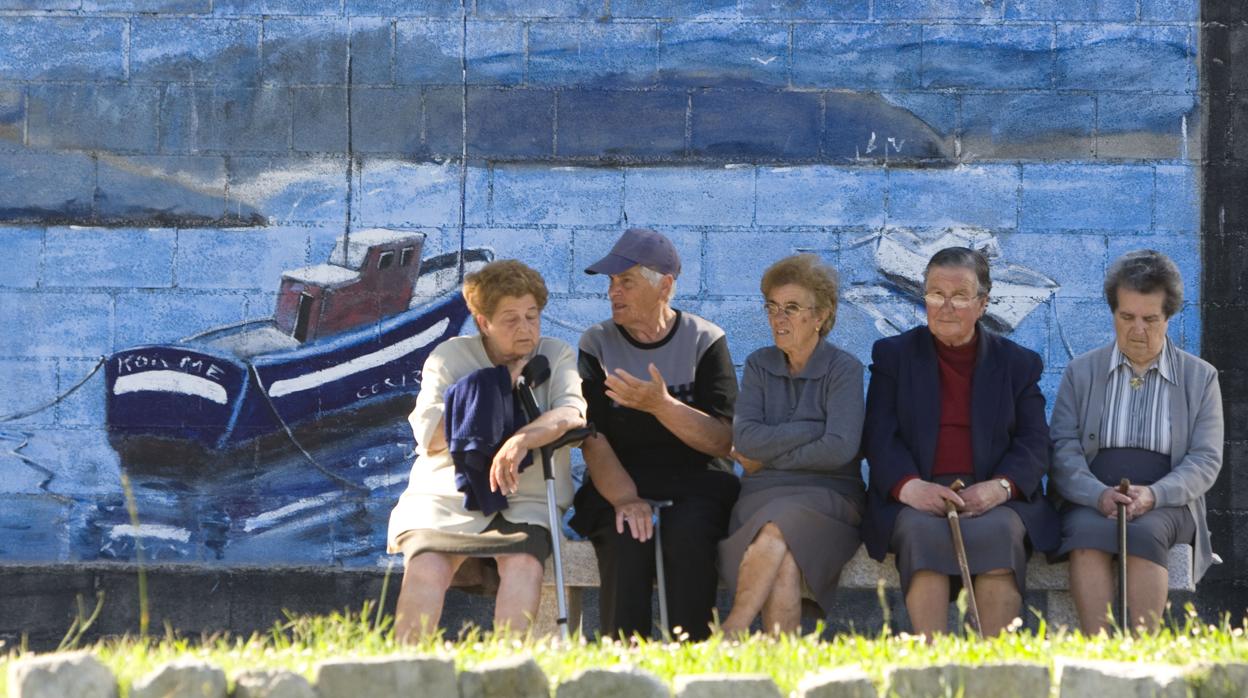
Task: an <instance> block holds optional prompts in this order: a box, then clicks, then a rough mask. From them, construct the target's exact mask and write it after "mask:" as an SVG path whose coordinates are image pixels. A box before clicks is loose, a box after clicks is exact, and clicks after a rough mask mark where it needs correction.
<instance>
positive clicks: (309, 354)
mask: <svg viewBox="0 0 1248 698" xmlns="http://www.w3.org/2000/svg"><path fill="white" fill-rule="evenodd" d="M350 237H351V240H350V241H345V240H344V241H340V242H339V245H338V246H337V247H336V248H335V251H334V253H333V254H332V255H331V257H330V264H328V265H317V266H315V267H305V268H303V269H300V270H294V271H290V272H286V274H284V275H283V286H282V294H281V296H279V301H278V312H277V313H276V314H275V316H274V318H273V319H270V320H261V321H255V322H247V323H242V324H238V325H231V326H228V327H223V328H217V329H213V330H209V331H207V332H203V333H200V334H198V335H195V336H193V337H188V338H186V339H183V340H180V341H178V342H173V343H168V344H151V345H145V346H138V347H133V348H130V349H126V350H123V351H119V352H117V353H115V354H113V355H112V356H110V357H109V358H108V363H107V364H106V367H105V383H106V386H107V398H106V410H107V412H106V415H107V416H106V420H107V425H108V429H109V435H110V440H111V441H112V442H113V444H114V446H115V447H117V448H118V450H119V451H120V450H123V449H125V448H126V447H127V446H133V445H135V444H142V445H143V446H144V447H146V446H148V445H149V444H150V443H151V441H152V439H156V440H159V441H162V442H180V443H182V444H186V445H190V446H197V447H200V448H201V449H203V450H206V451H221V450H227V449H230V448H232V447H234V446H237V445H239V444H242V443H243V442H247V441H250V440H252V439H255V438H258V437H262V436H265V435H268V434H272V433H275V432H278V431H280V430H283V429H284V428H294V427H297V426H304V427H307V426H315V425H316V424H317V423H319V422H320V421H321V420H322V419H325V418H327V417H330V416H335V415H343V414H348V415H349V414H351V413H354V412H365V411H366V410H367V408H371V407H374V406H376V405H378V404H381V403H386V402H389V401H393V400H396V399H402V398H407V404H410V396H412V395H414V394H415V393H416V392H417V391H418V390H419V389H420V378H421V368H422V366H423V365H424V362H425V358H426V357H428V355H429V352H430V351H432V350H433V348H434V347H436V346H437V345H438V344H440V343H441V342H442V341H444V340H446V339H448V338H450V337H454V336H457V335H459V334H461V332H462V330H463V328H464V327H465V325H466V323H468V322H470V319H471V314H470V313H469V311H468V308H467V305H466V304H465V303H464V300H463V297H462V295H461V294H460V292H459V283H460V279H461V278H462V277H461V274H462V273H463V271H471V270H472V269H474V268H479V267H480V266H482V265H483V264H485V263H486V262H488V261H489V260H490V259H491V257H492V253H491V252H490V251H489V250H484V249H480V250H468V251H465V252H463V253H462V254H461V253H458V252H456V253H451V254H445V255H439V256H435V257H432V258H430V259H427V260H423V261H420V260H419V259H418V258H417V261H418V262H419V265H420V266H419V273H417V272H416V271H415V270H408V271H406V272H405V273H408V274H410V276H411V278H412V279H414V281H415V283H414V284H410V285H409V287H407V288H401V289H399V293H400V295H401V296H403V297H404V299H405V303H406V302H407V301H406V299H407V298H410V299H411V300H410V305H409V306H408V307H407V309H405V310H402V311H400V312H397V313H394V314H392V315H389V316H385V317H372V318H368V317H366V314H365V315H364V316H361V315H360V314H359V312H357V311H358V308H356V310H352V311H351V312H345V311H341V309H342V308H344V307H347V306H350V305H352V303H354V304H355V305H356V306H358V305H359V303H358V302H356V301H357V300H358V298H364V299H365V300H366V301H369V302H368V303H367V305H371V307H373V308H377V307H380V306H383V305H384V299H383V300H380V301H379V300H378V298H377V293H378V292H377V289H376V287H375V285H373V286H369V284H368V283H365V282H362V281H361V280H360V277H365V281H367V278H366V277H367V276H368V270H370V269H378V268H380V269H381V270H386V268H387V267H389V266H394V265H398V264H399V263H400V260H401V261H402V264H404V265H407V264H409V263H410V262H411V260H409V259H408V257H410V256H411V254H412V252H413V250H419V248H420V246H421V244H422V243H423V237H424V236H423V235H422V234H420V233H414V234H413V233H395V232H393V231H365V232H364V233H357V234H353V235H351V236H350ZM387 245H390V246H392V247H394V249H393V254H391V252H390V251H388V250H387ZM351 271H354V272H357V273H356V274H355V276H354V277H351V275H350V274H349V273H348V272H351ZM358 287H365V289H366V290H367V293H356V292H355V290H353V289H357V288H358ZM292 298H293V300H291V299H292ZM370 299H371V300H370ZM287 300H289V301H290V302H289V303H286V302H285V301H287ZM391 300H393V299H391ZM284 306H285V307H286V308H287V310H289V311H290V312H288V313H286V315H287V317H286V318H285V319H283V312H282V311H283V307H284ZM335 308H337V309H338V310H337V311H335V310H334V309H335ZM335 312H337V313H338V321H342V319H343V318H347V320H348V321H349V322H351V323H352V326H350V327H348V328H347V329H343V330H341V331H333V332H331V333H326V332H324V330H325V328H326V327H327V326H330V325H332V324H333V323H330V320H329V319H330V318H332V317H333V316H334V313H335ZM316 317H320V318H321V319H322V323H321V326H320V328H319V329H320V330H321V331H320V332H317V329H318V328H317V326H316V323H315V318H316ZM330 329H334V330H336V329H337V328H336V327H331V328H330Z"/></svg>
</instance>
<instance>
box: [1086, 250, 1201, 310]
mask: <svg viewBox="0 0 1248 698" xmlns="http://www.w3.org/2000/svg"><path fill="white" fill-rule="evenodd" d="M1120 288H1125V289H1128V290H1131V291H1135V292H1136V293H1155V292H1157V291H1164V292H1165V294H1166V298H1165V300H1164V301H1162V304H1161V310H1162V312H1164V313H1165V314H1166V318H1167V319H1169V318H1172V317H1174V314H1175V313H1177V312H1179V308H1181V307H1183V276H1182V275H1181V274H1179V268H1178V267H1177V266H1176V265H1175V263H1174V261H1173V260H1171V259H1170V258H1169V257H1167V256H1166V255H1164V254H1162V253H1160V252H1158V251H1157V250H1132V251H1130V252H1128V253H1126V254H1124V255H1123V256H1121V257H1119V258H1118V259H1115V260H1114V262H1113V264H1110V265H1109V271H1108V272H1106V274H1105V301H1106V302H1107V303H1109V309H1110V310H1111V311H1113V312H1118V289H1120Z"/></svg>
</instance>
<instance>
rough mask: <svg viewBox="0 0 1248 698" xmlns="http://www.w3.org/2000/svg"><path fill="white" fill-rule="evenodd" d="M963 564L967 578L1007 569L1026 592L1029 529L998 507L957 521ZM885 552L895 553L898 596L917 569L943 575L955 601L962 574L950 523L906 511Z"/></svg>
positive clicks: (907, 585) (947, 520)
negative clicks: (899, 584) (964, 554)
mask: <svg viewBox="0 0 1248 698" xmlns="http://www.w3.org/2000/svg"><path fill="white" fill-rule="evenodd" d="M959 522H960V524H961V527H962V540H963V542H964V543H965V544H966V563H967V567H968V568H970V570H971V574H972V575H976V574H982V573H984V572H987V571H989V570H999V569H1009V570H1013V572H1014V582H1015V583H1016V584H1017V585H1018V591H1019V593H1020V594H1021V593H1023V592H1024V591H1026V582H1027V556H1028V550H1027V543H1026V538H1027V528H1026V527H1025V526H1023V520H1022V519H1021V518H1019V516H1018V514H1017V513H1015V511H1014V510H1013V509H1010V508H1009V507H1005V506H999V507H996V508H994V509H992V510H990V511H989V512H988V513H986V514H983V515H981V516H972V517H969V518H967V517H961V518H959ZM889 550H890V551H891V552H892V553H894V555H896V560H897V572H898V573H899V574H900V575H901V590H902V593H905V592H908V591H909V590H910V580H911V578H912V577H913V575H914V573H915V572H917V571H919V570H928V571H931V572H939V573H940V574H947V575H949V576H950V577H952V579H950V580H949V594H950V597H951V598H953V597H955V596H957V593H958V591H960V590H961V589H962V576H961V575H962V572H961V570H960V569H959V568H958V559H957V556H956V555H955V554H954V552H953V534H952V532H951V531H950V529H949V519H947V518H946V517H944V516H935V515H932V514H928V513H926V512H922V511H919V510H918V509H915V508H913V507H905V508H903V509H902V510H901V513H900V514H898V515H897V523H896V524H895V525H894V527H893V539H892V542H891V543H890V544H889Z"/></svg>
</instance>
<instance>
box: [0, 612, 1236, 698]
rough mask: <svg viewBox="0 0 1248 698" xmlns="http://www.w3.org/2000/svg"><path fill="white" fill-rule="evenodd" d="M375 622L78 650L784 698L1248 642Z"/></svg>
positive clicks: (104, 655)
mask: <svg viewBox="0 0 1248 698" xmlns="http://www.w3.org/2000/svg"><path fill="white" fill-rule="evenodd" d="M375 621H376V619H375V617H374V614H373V613H372V612H371V609H370V608H369V607H368V606H365V608H364V609H363V611H362V612H361V613H351V612H345V613H338V614H332V615H329V616H300V617H294V618H291V619H290V620H289V621H287V622H285V623H282V624H279V625H277V626H275V627H274V628H273V629H272V630H271V631H270V632H269V633H267V634H263V635H253V636H251V637H249V638H245V639H244V638H230V637H225V636H221V637H209V638H196V639H194V640H192V639H188V638H180V637H177V636H175V635H174V634H173V633H171V632H170V633H167V635H166V636H165V637H164V638H161V639H148V640H146V641H143V640H138V639H134V638H121V639H112V640H105V641H101V642H99V643H96V644H94V645H87V646H85V647H83V649H88V650H90V651H92V652H94V653H95V654H96V655H97V656H98V657H99V658H100V659H101V660H102V661H103V662H104V663H105V664H106V665H108V666H109V667H110V668H111V669H112V670H113V671H114V672H115V673H116V674H117V676H118V678H119V680H120V682H121V684H122V686H123V691H124V690H125V687H128V686H129V685H130V684H131V683H133V682H134V681H135V680H137V679H139V678H140V677H142V676H143V675H145V674H147V673H148V672H150V671H152V670H153V669H155V668H156V667H158V666H160V665H161V664H163V663H165V662H168V661H171V660H173V659H176V658H186V657H195V658H199V659H203V660H206V661H208V662H211V663H213V664H216V665H217V666H220V667H221V668H222V669H224V670H225V672H226V674H227V675H228V676H233V675H234V674H236V673H238V672H240V671H242V670H244V669H257V668H266V669H286V670H290V671H294V672H296V673H299V674H302V675H304V676H306V677H308V678H309V679H311V678H312V676H313V671H314V668H315V666H316V663H317V662H319V661H322V660H325V659H330V658H339V657H380V656H387V655H394V654H401V653H408V654H410V653H419V654H432V655H439V656H445V657H450V658H452V659H454V661H455V664H456V667H457V668H459V669H463V668H467V667H472V666H475V665H477V664H479V663H481V662H483V661H487V660H490V659H495V658H500V657H511V656H515V655H516V654H517V653H521V652H527V653H529V654H531V655H532V656H533V657H534V659H536V660H537V663H538V664H539V665H540V666H541V667H542V669H543V670H544V671H545V672H546V674H547V676H548V677H550V679H551V681H552V684H557V683H558V682H560V681H563V680H566V679H567V678H569V677H570V676H572V675H573V674H575V673H576V672H577V671H579V670H581V669H584V668H587V667H612V666H617V665H625V664H627V665H632V666H636V667H639V668H641V669H645V670H646V671H650V672H652V673H654V674H655V675H657V676H659V677H660V678H661V679H663V680H665V681H668V682H671V681H672V679H673V678H674V677H675V676H676V675H677V674H695V673H707V672H726V673H762V674H768V675H770V676H771V677H772V678H773V679H775V681H776V683H777V684H778V685H779V686H780V688H781V690H782V691H784V692H788V691H790V690H792V689H793V688H795V687H796V685H797V682H798V681H799V680H800V679H801V678H802V676H804V675H805V674H807V673H809V672H812V671H815V670H817V669H820V668H826V667H834V666H843V665H858V666H861V667H862V668H863V669H865V670H866V671H867V673H868V674H869V675H871V676H872V677H874V678H875V679H876V680H877V681H880V680H882V679H883V675H884V672H885V670H886V669H887V668H888V667H890V666H917V665H925V664H935V663H947V662H965V663H982V662H996V661H1030V662H1039V663H1042V664H1048V665H1050V666H1051V665H1052V663H1053V661H1054V659H1055V658H1058V657H1078V658H1084V659H1111V660H1118V661H1140V662H1148V663H1162V664H1190V663H1195V662H1213V661H1232V660H1233V661H1248V641H1246V640H1245V638H1244V635H1243V630H1242V628H1237V627H1232V626H1231V625H1230V623H1229V622H1226V621H1224V622H1222V623H1221V624H1219V625H1203V624H1201V623H1200V622H1199V620H1198V619H1197V618H1196V616H1195V614H1194V613H1191V614H1189V615H1188V616H1187V617H1186V618H1185V620H1184V621H1183V622H1182V623H1181V624H1180V626H1179V627H1173V628H1171V629H1166V630H1162V631H1161V632H1158V633H1156V634H1151V635H1144V636H1141V637H1134V638H1124V637H1120V636H1104V635H1102V636H1098V637H1083V636H1081V635H1079V634H1078V633H1067V632H1065V631H1050V632H1046V631H1045V629H1044V628H1043V627H1042V628H1041V630H1040V632H1038V633H1032V632H1030V631H1019V632H1011V633H1007V634H1004V635H1003V636H1001V637H998V638H994V639H989V640H978V639H973V638H962V637H957V636H947V637H942V638H940V639H938V640H937V641H936V642H935V643H933V644H931V645H925V644H924V643H923V642H922V641H920V640H919V639H917V638H914V637H910V636H907V635H904V634H898V635H891V636H878V637H868V636H863V635H840V636H837V637H834V638H832V639H831V640H820V639H818V637H817V636H816V635H811V636H791V637H782V638H779V639H773V638H768V637H759V636H756V637H752V638H749V639H746V640H742V641H736V640H729V639H726V638H724V637H720V636H716V637H713V638H712V639H710V640H708V641H706V642H701V643H692V644H679V643H664V642H657V641H656V642H639V643H621V642H612V641H607V642H601V643H598V642H588V641H586V640H583V639H582V640H579V641H577V642H575V643H573V644H572V645H571V646H563V645H560V644H559V643H556V642H553V641H550V640H544V639H515V638H511V637H505V636H493V635H490V634H482V633H476V632H470V633H468V634H467V635H465V636H463V637H461V638H460V639H458V640H457V641H455V642H450V641H441V640H436V641H435V640H431V641H427V642H425V643H423V644H421V645H419V646H417V647H405V646H400V645H398V644H397V643H396V642H395V641H394V637H393V633H392V631H391V628H390V621H389V619H383V620H382V621H381V622H380V623H376V622H375ZM6 649H7V648H6ZM4 651H5V650H4V649H0V652H4ZM17 654H18V653H17V652H11V653H9V654H8V655H0V696H4V695H7V694H6V692H5V686H4V681H5V679H4V676H5V673H6V671H5V669H6V665H7V663H8V662H9V661H12V659H13V657H14V656H16V655H17ZM123 695H124V693H123Z"/></svg>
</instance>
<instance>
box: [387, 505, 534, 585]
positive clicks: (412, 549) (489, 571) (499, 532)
mask: <svg viewBox="0 0 1248 698" xmlns="http://www.w3.org/2000/svg"><path fill="white" fill-rule="evenodd" d="M395 542H396V543H398V546H399V550H401V551H402V552H403V562H404V564H405V565H406V564H408V563H410V562H411V560H412V558H413V557H416V556H417V555H420V554H421V553H443V554H446V555H456V556H464V557H467V558H468V559H467V560H464V562H463V564H462V565H460V566H459V569H458V570H456V572H455V578H454V579H453V580H452V581H451V586H453V587H457V588H461V589H463V590H464V591H467V592H470V593H477V594H486V595H493V594H495V593H496V592H497V591H498V581H499V580H498V563H496V562H495V561H494V556H496V555H516V554H527V555H532V556H533V557H535V558H537V559H538V561H539V562H542V563H545V562H546V558H548V557H550V551H551V542H550V532H549V531H547V530H546V529H545V528H543V527H541V526H537V525H535V524H525V523H515V522H512V521H508V520H507V519H504V518H503V515H502V514H495V515H494V518H492V519H490V523H489V524H488V525H487V526H486V527H485V530H484V531H481V532H480V533H457V532H453V531H441V530H438V529H435V528H417V529H412V530H410V531H404V532H403V533H400V534H399V537H398V538H397V539H396V541H395Z"/></svg>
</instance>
